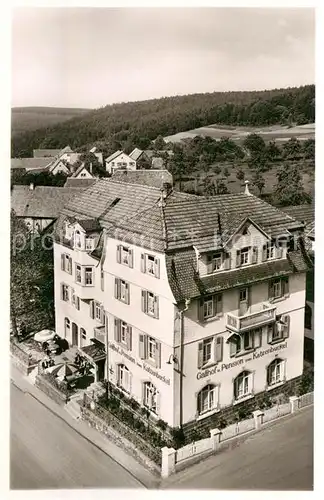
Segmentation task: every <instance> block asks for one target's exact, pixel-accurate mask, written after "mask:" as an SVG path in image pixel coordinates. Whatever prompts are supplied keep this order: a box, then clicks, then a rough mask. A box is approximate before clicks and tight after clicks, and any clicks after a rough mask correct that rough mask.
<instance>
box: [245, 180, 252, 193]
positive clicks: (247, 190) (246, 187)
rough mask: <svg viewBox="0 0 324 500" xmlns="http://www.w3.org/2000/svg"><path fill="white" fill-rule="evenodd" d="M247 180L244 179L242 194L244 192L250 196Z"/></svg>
mask: <svg viewBox="0 0 324 500" xmlns="http://www.w3.org/2000/svg"><path fill="white" fill-rule="evenodd" d="M249 184H250V183H249V181H245V190H244V194H246V195H247V196H252V195H251V193H250V191H249Z"/></svg>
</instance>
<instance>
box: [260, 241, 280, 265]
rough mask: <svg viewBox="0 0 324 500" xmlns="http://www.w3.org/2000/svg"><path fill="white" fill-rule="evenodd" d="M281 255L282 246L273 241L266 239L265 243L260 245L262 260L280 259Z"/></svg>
mask: <svg viewBox="0 0 324 500" xmlns="http://www.w3.org/2000/svg"><path fill="white" fill-rule="evenodd" d="M281 245H282V243H281ZM282 255H283V247H282V246H280V242H279V246H277V245H276V243H275V242H274V241H268V242H267V243H266V244H265V245H263V247H262V260H263V261H266V260H272V259H281V257H282Z"/></svg>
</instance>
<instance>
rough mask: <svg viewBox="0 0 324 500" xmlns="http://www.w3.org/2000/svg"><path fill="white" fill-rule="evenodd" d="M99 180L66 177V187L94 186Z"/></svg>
mask: <svg viewBox="0 0 324 500" xmlns="http://www.w3.org/2000/svg"><path fill="white" fill-rule="evenodd" d="M96 181H97V179H95V178H94V179H82V178H81V179H75V178H74V177H69V178H68V179H66V182H65V184H64V187H80V188H87V187H89V186H92V184H94V183H95V182H96Z"/></svg>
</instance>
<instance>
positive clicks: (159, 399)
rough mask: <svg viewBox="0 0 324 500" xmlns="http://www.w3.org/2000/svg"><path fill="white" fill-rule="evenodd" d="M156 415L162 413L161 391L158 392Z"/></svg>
mask: <svg viewBox="0 0 324 500" xmlns="http://www.w3.org/2000/svg"><path fill="white" fill-rule="evenodd" d="M155 398H156V413H157V414H158V415H159V413H160V407H161V396H160V393H159V391H156V396H155Z"/></svg>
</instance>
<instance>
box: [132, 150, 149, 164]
mask: <svg viewBox="0 0 324 500" xmlns="http://www.w3.org/2000/svg"><path fill="white" fill-rule="evenodd" d="M129 156H130V158H132V159H133V160H134V161H136V162H137V161H139V160H144V161H147V162H149V163H150V162H151V158H150V157H149V156H148V155H147V154H146V151H143V150H142V149H138V148H135V149H133V151H132V152H131V153H130V155H129Z"/></svg>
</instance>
